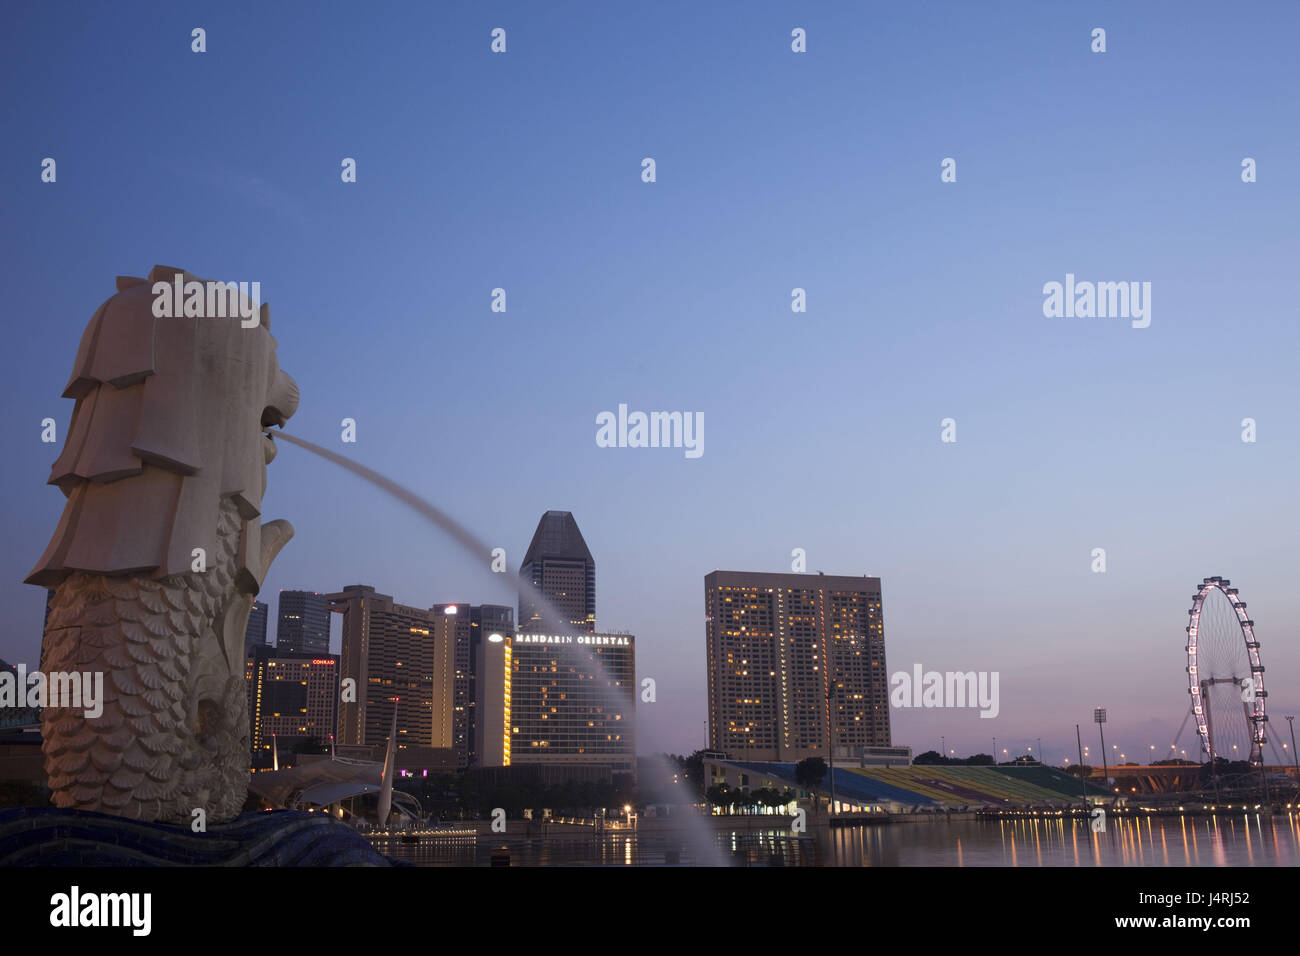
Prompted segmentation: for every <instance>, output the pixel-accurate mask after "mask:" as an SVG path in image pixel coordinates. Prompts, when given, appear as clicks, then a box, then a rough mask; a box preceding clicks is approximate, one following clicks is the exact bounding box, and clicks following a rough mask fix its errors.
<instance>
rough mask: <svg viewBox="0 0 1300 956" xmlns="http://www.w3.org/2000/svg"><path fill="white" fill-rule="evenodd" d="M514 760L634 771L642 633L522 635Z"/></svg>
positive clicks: (515, 684) (516, 661) (517, 642)
mask: <svg viewBox="0 0 1300 956" xmlns="http://www.w3.org/2000/svg"><path fill="white" fill-rule="evenodd" d="M512 644H513V648H512V651H513V653H512V658H511V659H512V663H513V667H514V679H513V680H512V681H511V697H512V700H511V708H510V714H511V745H510V763H511V765H512V766H518V765H520V764H530V763H531V764H546V763H550V764H567V765H575V764H591V765H596V766H607V767H609V768H610V771H611V772H612V773H615V774H621V773H629V774H630V773H635V772H636V737H635V733H634V719H635V713H636V698H635V693H636V638H635V637H633V636H632V635H631V634H581V633H580V634H527V633H524V634H517V635H515V637H514V639H513V641H512Z"/></svg>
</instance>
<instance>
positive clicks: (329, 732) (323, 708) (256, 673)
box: [244, 646, 339, 769]
mask: <svg viewBox="0 0 1300 956" xmlns="http://www.w3.org/2000/svg"><path fill="white" fill-rule="evenodd" d="M338 663H339V662H338V658H337V657H333V656H329V655H327V656H325V657H314V658H313V657H299V656H293V655H283V656H282V655H280V654H279V653H278V652H277V650H276V649H275V648H270V647H265V646H263V647H258V648H254V650H253V653H252V654H251V655H250V656H249V657H248V658H247V660H246V662H245V672H244V673H245V677H246V678H247V686H248V718H249V743H250V746H251V749H252V758H253V767H254V769H268V768H270V767H271V766H272V749H271V740H272V737H275V739H276V744H277V748H278V752H279V756H280V760H281V761H282V765H283V762H289V761H288V760H287V759H286V758H288V755H289V754H291V753H292V752H293V749H294V747H295V746H296V745H297V744H299V743H308V742H313V741H314V742H316V743H319V744H320V745H322V746H326V747H328V746H329V745H330V742H331V738H332V737H334V735H335V732H336V726H335V724H336V720H337V716H338V699H339V666H338Z"/></svg>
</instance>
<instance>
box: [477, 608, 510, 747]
mask: <svg viewBox="0 0 1300 956" xmlns="http://www.w3.org/2000/svg"><path fill="white" fill-rule="evenodd" d="M476 610H477V612H478V613H477V615H476V616H475V618H474V631H473V634H472V635H471V638H470V654H471V657H472V660H473V662H474V666H473V674H474V683H473V693H472V695H471V696H472V700H471V704H472V707H473V711H472V714H471V718H470V722H469V733H470V740H471V750H470V755H469V764H470V765H471V766H474V767H509V766H510V765H511V746H510V745H511V741H512V733H511V730H512V727H511V723H510V716H511V713H512V712H513V708H514V641H515V612H514V609H513V608H508V607H501V606H500V605H494V604H485V605H483V606H482V607H481V608H477V609H476Z"/></svg>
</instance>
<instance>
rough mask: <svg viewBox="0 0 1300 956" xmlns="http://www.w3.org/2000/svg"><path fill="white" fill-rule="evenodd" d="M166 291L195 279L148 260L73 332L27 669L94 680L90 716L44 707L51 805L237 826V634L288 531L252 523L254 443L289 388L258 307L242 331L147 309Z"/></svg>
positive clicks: (241, 756)
mask: <svg viewBox="0 0 1300 956" xmlns="http://www.w3.org/2000/svg"><path fill="white" fill-rule="evenodd" d="M178 279H179V280H180V281H181V282H182V283H185V282H199V283H203V282H204V280H198V279H196V278H195V277H194V276H192V275H190V274H189V273H187V272H184V271H183V270H180V269H173V268H168V267H164V266H156V267H155V268H154V269H153V271H152V272H151V273H150V274H149V278H148V279H147V280H145V279H137V278H128V277H120V278H119V279H118V280H117V288H118V292H117V294H116V295H114V296H112V297H111V298H109V299H108V300H107V301H106V302H105V303H104V304H103V305H101V306H100V307H99V309H98V311H96V313H95V315H94V316H93V317H92V318H91V320H90V323H89V325H87V327H86V331H85V333H84V334H83V336H82V339H81V346H80V348H79V350H78V352H77V358H76V364H75V367H74V369H73V372H72V377H71V379H70V380H69V382H68V386H67V388H66V389H65V390H64V392H63V395H64V397H65V398H73V399H75V400H76V406H75V408H74V409H73V413H72V421H71V425H70V427H69V429H68V435H67V439H66V442H65V444H64V448H63V452H62V454H61V455H60V456H59V458H58V460H57V461H55V463H54V466H53V468H52V470H51V474H50V479H49V481H50V483H51V484H54V485H58V486H59V488H60V489H61V490H62V491H63V493H64V495H66V496H67V501H66V502H65V504H64V508H63V515H62V517H61V518H60V520H59V524H58V527H57V529H56V530H55V532H54V536H53V538H52V539H51V541H50V544H49V546H48V547H47V548H46V550H45V553H44V555H42V557H41V559H40V562H39V563H38V564H37V565H36V568H35V569H34V570H33V571H32V573H31V574H30V575H29V576H28V578H27V581H28V582H29V583H31V584H37V585H41V586H44V587H48V588H53V589H54V592H55V593H54V597H53V599H52V600H51V604H50V607H51V611H50V616H49V619H48V622H47V625H46V632H45V639H44V643H43V647H42V670H43V671H45V672H46V673H49V672H55V671H63V672H79V673H86V672H92V671H102V672H103V673H104V675H105V677H104V697H105V701H104V706H103V712H102V714H100V715H99V716H97V717H93V718H92V717H88V716H86V714H85V713H84V712H78V711H76V710H75V709H71V708H67V707H59V706H47V707H46V708H45V710H44V713H43V719H42V730H43V735H44V752H45V765H46V771H47V773H48V775H49V783H50V789H51V790H52V791H53V794H54V802H55V803H56V804H57V805H58V806H60V807H76V808H80V809H87V810H98V811H101V812H106V813H114V814H119V815H122V816H130V817H134V818H137V819H145V820H167V821H174V822H189V821H190V820H191V817H192V815H193V814H194V811H195V810H200V809H201V810H203V811H204V815H205V818H206V819H229V818H231V817H234V816H235V815H237V814H238V812H239V810H240V808H241V807H242V805H243V803H244V800H245V797H246V793H247V775H248V766H249V752H248V737H249V727H248V712H247V704H246V697H245V689H244V685H245V676H244V651H243V648H244V645H243V640H244V630H245V628H246V627H247V622H248V614H249V610H250V608H251V606H252V601H253V598H254V597H255V596H256V594H257V592H258V590H259V589H260V587H261V583H262V580H263V577H264V576H265V573H266V570H267V568H268V566H269V565H270V563H271V561H272V560H273V559H274V557H275V555H276V554H277V553H278V552H279V550H280V548H281V547H282V546H283V545H284V543H285V542H286V541H288V540H289V538H290V537H292V535H293V528H292V526H291V525H290V524H289V523H288V522H287V521H273V522H269V523H267V524H262V523H261V521H260V519H261V503H262V495H263V493H264V492H265V489H266V466H267V465H268V464H269V463H270V462H271V460H272V459H273V458H274V457H275V444H274V442H273V441H272V440H271V439H270V438H269V437H268V436H267V435H266V434H265V432H266V430H267V429H268V428H269V427H270V426H273V425H280V426H282V425H284V423H285V422H286V420H287V419H288V418H289V417H290V416H291V415H293V413H294V411H295V410H296V409H297V405H298V387H297V385H296V384H295V383H294V381H293V379H292V378H290V377H289V376H288V375H287V374H285V373H284V372H283V371H281V369H280V367H279V364H278V361H277V358H276V341H275V339H274V338H272V337H271V332H270V314H269V310H268V309H267V307H266V306H265V305H261V306H260V309H258V310H257V311H253V312H251V314H253V315H255V316H256V317H257V320H258V321H257V322H256V323H255V324H253V323H245V322H243V321H241V319H240V317H239V316H238V315H234V316H230V317H224V316H221V317H219V316H207V315H190V316H186V317H179V316H175V317H173V316H172V315H166V314H165V313H164V314H165V317H159V315H158V314H157V313H158V312H159V310H158V309H156V308H155V304H156V301H157V299H156V297H157V295H158V294H159V290H161V289H162V288H163V284H166V283H172V282H174V281H176V280H178ZM241 305H242V306H247V307H249V308H250V309H252V308H256V306H257V304H256V303H248V302H243V303H241ZM246 324H248V325H251V327H245V326H246Z"/></svg>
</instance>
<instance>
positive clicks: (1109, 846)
mask: <svg viewBox="0 0 1300 956" xmlns="http://www.w3.org/2000/svg"><path fill="white" fill-rule="evenodd" d="M713 836H714V839H715V841H716V844H717V847H718V848H719V849H720V850H721V851H722V857H723V858H725V859H726V860H727V861H728V862H729V863H730V864H732V865H737V866H850V867H872V866H875V867H891V866H917V867H924V866H944V867H949V866H950V867H980V866H1014V867H1051V866H1055V867H1114V866H1120V867H1152V866H1154V867H1199V866H1297V865H1300V814H1297V813H1291V814H1287V815H1281V814H1278V815H1267V814H1257V813H1242V814H1239V815H1234V816H1227V815H1218V816H1193V815H1186V816H1154V815H1152V816H1148V815H1140V816H1135V817H1127V818H1118V819H1112V820H1108V821H1107V826H1106V830H1105V832H1100V833H1094V832H1092V830H1091V829H1090V828H1089V826H1088V825H1087V822H1086V821H1084V820H1075V819H1068V818H1060V817H1054V818H1047V819H1039V818H1032V817H1009V818H1003V819H983V820H971V819H960V820H949V819H944V818H936V819H931V820H926V821H924V822H896V823H892V824H888V825H884V826H879V825H878V826H850V827H843V828H836V829H835V830H833V831H828V830H827V829H826V828H825V827H821V828H815V829H814V830H813V832H811V833H809V834H807V835H799V836H796V835H793V834H791V833H790V831H789V830H754V831H733V830H728V829H725V828H722V829H719V830H718V831H717V832H716V833H715V834H714V835H713ZM693 841H694V838H692V837H690V836H689V835H687V834H684V833H682V832H679V831H674V830H661V831H658V832H653V833H643V832H636V831H616V832H607V833H604V834H601V835H583V834H575V835H562V836H557V835H550V836H547V837H532V838H530V837H517V838H512V839H504V838H496V839H494V838H492V837H491V836H487V835H480V836H478V837H477V838H469V839H460V840H448V841H440V840H432V841H430V840H425V841H422V842H421V843H418V844H402V843H397V842H392V843H387V844H385V845H383V846H380V847H379V849H380V851H381V852H383V853H385V854H386V855H388V856H390V857H393V858H395V859H400V860H404V861H406V862H409V863H414V864H416V865H418V866H488V865H491V864H492V860H493V857H494V856H497V858H498V861H499V862H503V861H504V860H505V859H506V857H507V855H508V859H509V865H511V866H664V865H668V866H672V865H686V866H689V865H694V864H698V863H699V862H700V860H701V858H702V857H703V856H704V854H702V853H700V852H699V851H698V848H697V849H693V848H692V843H693ZM713 858H714V859H717V856H716V855H714V856H713Z"/></svg>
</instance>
